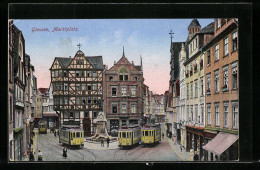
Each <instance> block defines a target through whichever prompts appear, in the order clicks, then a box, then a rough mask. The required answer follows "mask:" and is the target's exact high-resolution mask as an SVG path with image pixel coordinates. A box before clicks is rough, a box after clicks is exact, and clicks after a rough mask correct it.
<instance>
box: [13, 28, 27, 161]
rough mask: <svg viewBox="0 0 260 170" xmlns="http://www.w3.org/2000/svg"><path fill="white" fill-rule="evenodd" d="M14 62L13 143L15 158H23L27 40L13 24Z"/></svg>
mask: <svg viewBox="0 0 260 170" xmlns="http://www.w3.org/2000/svg"><path fill="white" fill-rule="evenodd" d="M11 24H12V23H11ZM11 29H12V30H11V32H12V36H11V37H12V40H11V41H12V46H11V47H12V54H11V55H12V59H13V60H12V62H13V70H12V71H13V75H14V91H13V94H14V99H13V103H14V104H13V106H14V109H13V111H14V115H13V121H14V122H13V140H14V142H13V144H14V156H13V157H14V160H15V161H19V160H22V159H23V155H24V153H25V149H26V147H27V146H26V135H25V129H26V121H25V119H26V117H25V105H26V101H25V86H26V77H25V41H24V38H23V34H22V32H21V31H20V30H19V29H18V28H17V27H16V26H15V25H13V24H12V26H11Z"/></svg>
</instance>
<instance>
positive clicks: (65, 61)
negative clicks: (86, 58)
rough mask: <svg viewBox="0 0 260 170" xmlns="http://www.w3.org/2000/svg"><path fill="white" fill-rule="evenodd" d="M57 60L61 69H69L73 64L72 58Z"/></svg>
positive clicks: (59, 58)
mask: <svg viewBox="0 0 260 170" xmlns="http://www.w3.org/2000/svg"><path fill="white" fill-rule="evenodd" d="M56 59H57V60H58V61H59V63H60V65H61V68H67V67H68V66H69V64H70V62H71V60H72V59H71V58H64V57H56Z"/></svg>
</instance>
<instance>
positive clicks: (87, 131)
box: [83, 118, 91, 136]
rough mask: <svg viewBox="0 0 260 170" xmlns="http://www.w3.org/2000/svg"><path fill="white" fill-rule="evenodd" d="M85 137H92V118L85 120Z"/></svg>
mask: <svg viewBox="0 0 260 170" xmlns="http://www.w3.org/2000/svg"><path fill="white" fill-rule="evenodd" d="M83 130H84V136H91V120H90V118H84V119H83Z"/></svg>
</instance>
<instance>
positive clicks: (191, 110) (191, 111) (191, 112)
mask: <svg viewBox="0 0 260 170" xmlns="http://www.w3.org/2000/svg"><path fill="white" fill-rule="evenodd" d="M190 114H191V120H192V121H193V120H194V119H193V106H192V105H190Z"/></svg>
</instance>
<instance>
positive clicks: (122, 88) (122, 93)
mask: <svg viewBox="0 0 260 170" xmlns="http://www.w3.org/2000/svg"><path fill="white" fill-rule="evenodd" d="M121 96H126V87H121Z"/></svg>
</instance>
